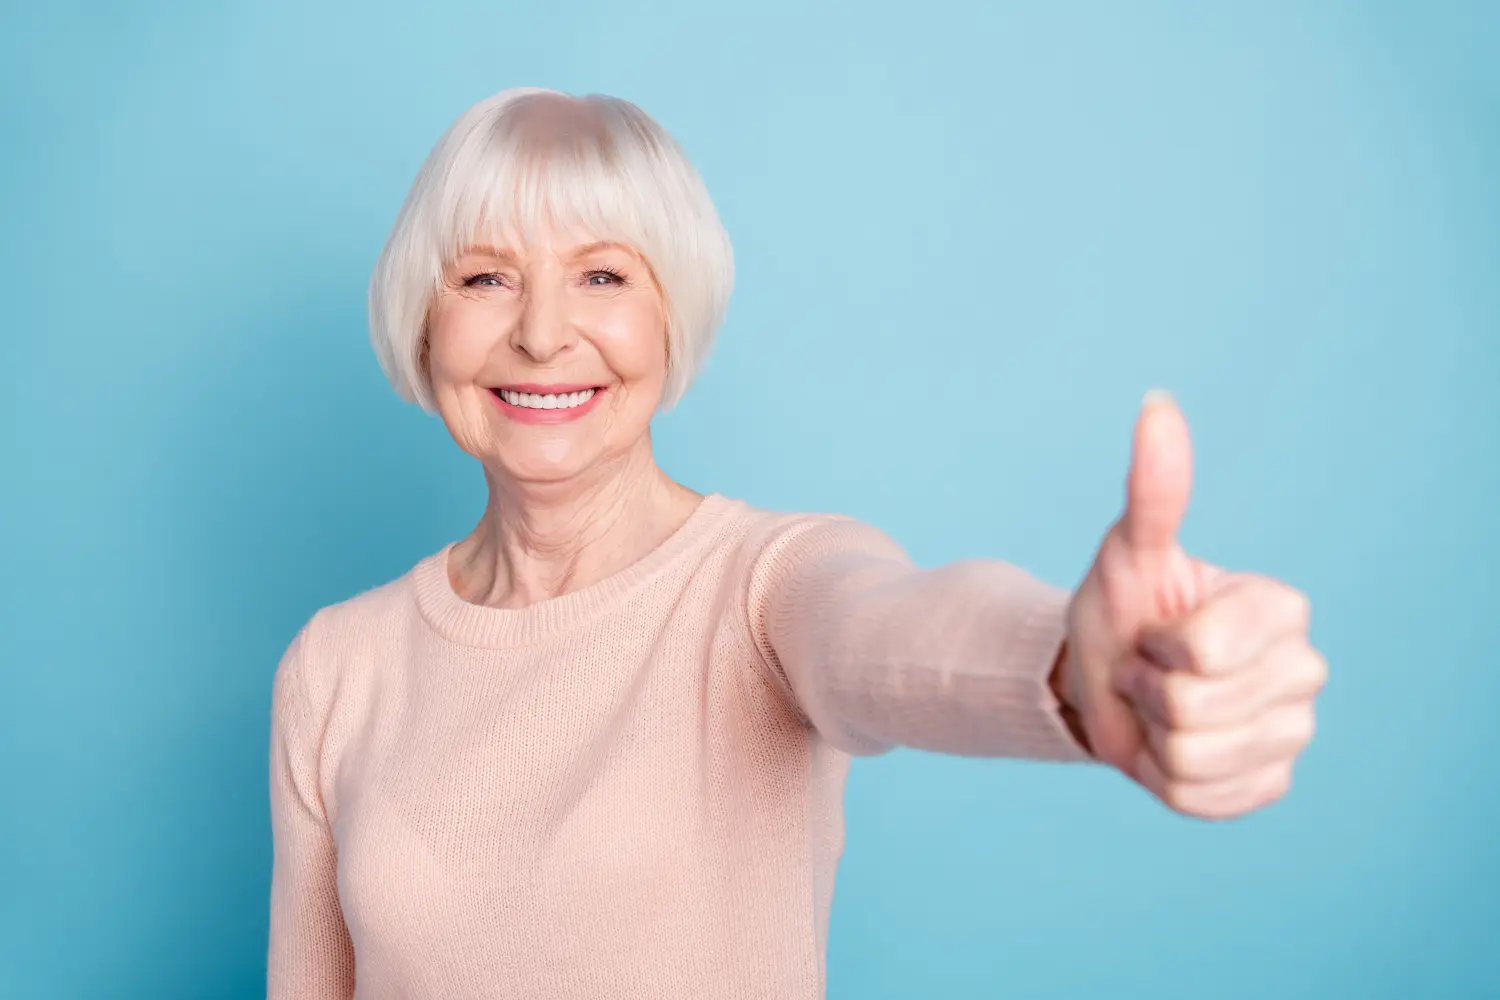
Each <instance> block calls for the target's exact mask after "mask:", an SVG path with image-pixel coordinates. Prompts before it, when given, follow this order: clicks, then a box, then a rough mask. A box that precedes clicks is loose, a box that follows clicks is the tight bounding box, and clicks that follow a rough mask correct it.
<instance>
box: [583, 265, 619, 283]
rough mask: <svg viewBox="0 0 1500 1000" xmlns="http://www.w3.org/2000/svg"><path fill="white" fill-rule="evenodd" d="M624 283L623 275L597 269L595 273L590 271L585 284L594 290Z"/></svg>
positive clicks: (604, 269) (605, 269) (607, 269)
mask: <svg viewBox="0 0 1500 1000" xmlns="http://www.w3.org/2000/svg"><path fill="white" fill-rule="evenodd" d="M624 283H625V277H624V275H622V274H620V273H619V272H618V271H611V270H610V269H609V268H607V267H606V268H599V269H598V270H595V271H590V272H589V276H588V281H587V284H589V285H592V286H593V287H595V288H605V287H608V286H610V285H623V284H624Z"/></svg>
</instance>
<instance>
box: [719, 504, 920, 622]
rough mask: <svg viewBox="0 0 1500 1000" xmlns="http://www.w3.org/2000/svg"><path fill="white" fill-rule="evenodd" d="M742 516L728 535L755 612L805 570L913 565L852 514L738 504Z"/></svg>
mask: <svg viewBox="0 0 1500 1000" xmlns="http://www.w3.org/2000/svg"><path fill="white" fill-rule="evenodd" d="M733 503H734V506H735V509H736V514H737V516H736V517H735V518H734V519H733V530H732V531H730V532H728V533H726V534H727V538H728V539H729V540H732V543H733V547H734V549H735V552H736V554H737V556H738V559H737V560H736V562H737V565H738V567H739V570H740V572H739V573H738V574H737V575H738V576H739V577H740V579H741V581H742V585H743V587H744V593H743V595H742V596H743V598H744V600H745V601H746V602H747V603H749V604H750V605H751V606H755V605H758V604H760V603H762V602H763V601H764V600H765V599H766V598H767V597H768V596H769V594H770V592H771V591H773V590H775V589H777V587H778V586H779V585H780V584H781V583H782V582H783V581H785V580H786V579H787V578H788V577H790V576H792V575H793V574H795V573H797V572H798V571H799V570H801V569H804V568H807V567H809V566H810V565H814V564H827V563H830V562H839V561H843V560H846V559H855V560H863V559H876V560H879V561H896V562H900V563H906V562H908V561H909V559H908V556H907V554H906V551H905V549H903V548H902V546H901V545H900V543H898V542H897V541H896V540H895V539H894V538H892V537H891V536H890V535H889V534H888V533H886V532H885V531H883V530H882V529H880V528H878V527H876V526H875V525H873V524H870V523H868V522H866V521H862V520H859V519H858V518H854V517H850V516H848V515H846V514H835V513H822V512H812V511H795V512H782V511H773V510H768V509H765V508H761V507H756V506H754V505H752V504H749V503H746V502H744V501H734V502H733Z"/></svg>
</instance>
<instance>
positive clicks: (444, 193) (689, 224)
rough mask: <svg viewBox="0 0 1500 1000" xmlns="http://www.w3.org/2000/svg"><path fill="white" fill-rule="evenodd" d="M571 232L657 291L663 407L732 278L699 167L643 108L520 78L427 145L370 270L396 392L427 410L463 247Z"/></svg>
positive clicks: (693, 364) (715, 324)
mask: <svg viewBox="0 0 1500 1000" xmlns="http://www.w3.org/2000/svg"><path fill="white" fill-rule="evenodd" d="M543 225H553V226H559V225H560V226H563V227H572V228H576V229H580V230H582V231H584V232H586V233H588V234H590V235H591V236H592V237H593V238H595V239H599V240H608V241H612V242H619V243H623V244H626V245H629V246H631V247H634V248H635V249H636V250H637V251H638V252H640V254H641V255H642V256H643V257H644V258H645V259H646V262H647V264H648V265H649V266H650V268H651V270H652V272H653V273H654V275H655V277H656V281H657V284H658V286H659V287H660V288H661V291H662V296H663V298H664V300H665V303H664V304H665V307H666V315H667V331H666V332H667V345H666V349H667V359H668V361H667V364H668V367H667V378H666V385H665V387H664V389H663V392H662V403H661V406H662V408H663V409H667V408H670V407H671V406H673V405H675V404H676V402H677V401H678V400H679V399H681V398H682V394H683V393H684V392H686V391H687V388H688V386H689V385H691V384H692V381H693V378H694V377H695V376H696V375H697V374H698V372H699V370H700V369H701V368H702V366H703V362H704V361H705V359H706V358H707V357H708V353H709V350H710V348H711V347H712V345H713V340H714V335H715V333H717V331H718V328H719V325H720V323H722V322H723V319H724V312H725V309H726V307H727V306H728V303H729V293H730V290H731V288H732V287H733V285H734V256H733V251H732V250H731V248H730V245H729V237H728V235H727V234H726V233H725V232H724V227H723V225H722V224H721V223H720V221H719V216H718V213H717V212H716V211H715V210H714V205H713V201H712V200H711V199H710V198H709V195H708V191H707V189H706V188H705V187H704V185H703V181H702V179H701V178H700V177H699V176H698V172H697V171H696V170H695V169H694V168H693V165H692V164H691V163H690V162H689V161H688V158H687V156H686V155H685V154H684V153H683V151H682V149H681V148H680V147H679V146H678V145H677V143H676V142H675V141H674V140H673V139H672V137H671V136H670V135H668V134H667V132H666V130H665V129H663V128H662V127H661V126H660V125H658V124H657V123H656V122H655V121H654V120H653V119H652V118H651V117H650V116H649V115H647V114H646V113H645V112H644V111H642V110H641V109H640V108H638V107H636V106H635V105H634V104H631V103H630V102H628V101H623V100H620V99H619V98H615V97H607V96H604V95H600V94H589V95H587V96H584V97H573V96H571V95H568V94H563V93H560V92H558V91H555V90H543V89H541V88H538V87H517V88H515V89H512V90H506V91H502V92H501V93H499V94H496V95H495V96H494V97H490V98H488V99H486V100H483V101H480V102H479V103H477V104H475V105H474V106H473V107H471V108H469V109H468V110H467V111H465V112H464V113H463V115H462V116H460V117H459V119H458V121H456V122H454V123H453V125H452V126H451V127H450V128H449V129H448V131H447V132H445V133H444V134H443V136H442V138H441V139H439V140H438V142H437V145H435V146H434V147H433V149H432V152H431V153H429V154H428V156H427V160H426V161H425V162H424V163H423V164H422V169H421V170H420V171H419V172H418V174H417V179H416V181H415V182H414V183H413V184H412V188H411V191H410V193H408V194H407V196H406V202H405V203H404V204H403V205H402V206H401V212H400V214H399V215H398V216H397V217H396V224H395V226H394V227H393V228H392V230H391V234H390V236H389V238H388V239H387V240H386V244H385V248H384V249H383V250H382V251H381V253H380V258H379V260H378V261H377V262H376V264H375V271H374V274H373V275H372V276H371V279H370V303H369V304H370V335H371V340H372V342H373V343H374V346H375V352H376V354H377V355H379V357H380V367H381V368H382V369H383V370H384V371H385V374H386V376H387V377H388V378H389V379H390V380H391V384H392V385H393V386H394V387H395V389H396V391H397V392H398V393H399V394H400V395H401V397H402V398H403V399H406V400H408V401H410V402H415V403H417V404H419V405H420V406H421V407H422V408H423V409H424V410H429V411H430V410H432V409H433V399H432V387H431V384H430V383H429V381H428V377H427V372H426V366H425V364H424V363H423V341H424V338H425V336H426V324H427V313H428V308H429V306H430V304H431V302H432V297H433V295H434V293H435V292H436V291H437V289H438V288H439V286H440V283H441V282H442V280H443V274H444V271H445V269H446V268H447V267H449V266H451V264H452V263H453V262H454V261H455V260H456V259H457V258H458V256H460V255H461V254H462V253H463V252H464V251H465V250H467V249H468V248H469V247H471V246H475V245H478V244H481V243H486V242H488V243H495V244H499V243H501V242H503V240H504V239H505V238H506V237H507V236H513V235H519V236H520V237H521V238H523V239H525V238H527V237H529V236H530V235H531V234H533V233H535V232H537V231H538V227H539V226H543Z"/></svg>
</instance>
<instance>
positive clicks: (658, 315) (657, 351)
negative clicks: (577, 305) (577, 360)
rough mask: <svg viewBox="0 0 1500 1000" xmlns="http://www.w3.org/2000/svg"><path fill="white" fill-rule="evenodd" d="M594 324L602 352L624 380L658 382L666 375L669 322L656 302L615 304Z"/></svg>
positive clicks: (614, 370) (597, 318)
mask: <svg viewBox="0 0 1500 1000" xmlns="http://www.w3.org/2000/svg"><path fill="white" fill-rule="evenodd" d="M592 325H593V328H594V331H595V335H596V340H595V343H596V344H597V345H598V348H599V352H600V354H602V355H603V356H604V361H605V363H606V364H607V365H609V368H610V370H611V371H613V372H614V373H615V374H616V375H617V376H619V378H620V380H621V381H623V382H646V383H654V382H659V381H661V380H662V379H663V378H664V377H665V376H666V371H667V333H666V321H665V318H664V317H663V316H662V312H661V309H660V308H659V307H657V306H656V305H655V304H653V303H649V302H627V301H620V302H616V303H611V304H610V307H609V308H607V309H602V310H600V313H599V314H598V315H597V316H596V317H595V322H594V323H593V324H592Z"/></svg>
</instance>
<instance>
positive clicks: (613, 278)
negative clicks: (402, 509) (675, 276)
mask: <svg viewBox="0 0 1500 1000" xmlns="http://www.w3.org/2000/svg"><path fill="white" fill-rule="evenodd" d="M666 324H667V320H666V308H665V304H664V302H663V300H662V294H661V292H660V290H659V289H658V287H657V283H656V280H655V278H654V276H653V275H652V272H651V268H650V267H649V266H648V265H647V263H646V261H645V259H644V258H643V257H642V256H641V255H640V254H639V253H637V252H636V251H635V250H634V249H632V248H630V247H628V246H623V245H621V244H617V243H609V242H600V241H597V240H592V239H589V238H588V237H586V236H583V237H580V236H577V235H574V234H567V233H563V232H560V231H543V232H539V233H538V234H537V235H536V237H535V238H534V239H532V240H530V241H525V242H523V241H520V240H510V241H507V242H506V244H505V245H503V246H482V247H471V248H469V250H468V251H466V252H465V253H463V254H461V255H460V256H459V257H458V259H457V260H456V261H454V262H453V264H452V265H451V266H450V267H448V268H447V269H446V271H445V273H444V277H443V283H442V287H441V288H440V289H439V291H438V293H437V295H435V296H434V298H433V300H432V304H431V308H430V311H429V313H428V324H427V338H428V339H427V365H428V371H429V373H430V377H431V384H432V393H433V398H434V402H435V404H436V407H437V411H438V413H439V414H440V415H441V416H442V419H443V423H444V424H446V425H447V427H448V431H449V433H451V434H452V435H453V439H454V440H455V441H456V442H457V443H458V445H459V447H461V448H462V449H463V450H464V451H466V452H468V453H469V454H470V455H473V456H474V457H475V458H477V459H479V460H480V461H481V462H483V463H484V464H485V466H486V468H488V469H490V470H491V471H492V473H495V474H499V475H503V476H505V477H508V478H510V479H513V480H515V481H519V482H533V483H540V482H560V481H566V480H570V479H574V478H575V477H587V476H589V474H590V473H591V472H593V471H598V470H600V469H602V468H603V467H605V466H608V465H610V464H612V463H614V462H617V461H621V460H623V459H625V458H627V457H628V456H629V455H630V454H631V453H632V452H633V451H635V450H637V449H640V448H642V447H649V443H648V430H649V428H650V424H651V417H652V416H653V415H654V414H655V413H656V410H657V407H658V405H659V403H660V402H661V397H662V389H663V387H664V385H665V383H666V378H667V328H666Z"/></svg>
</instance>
